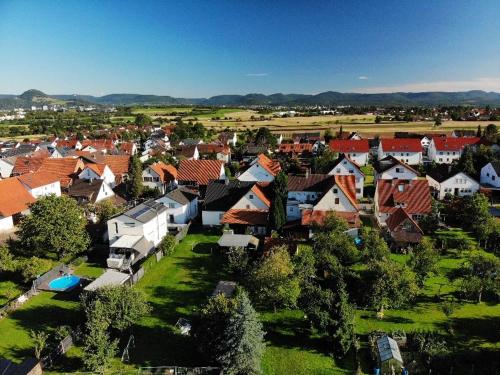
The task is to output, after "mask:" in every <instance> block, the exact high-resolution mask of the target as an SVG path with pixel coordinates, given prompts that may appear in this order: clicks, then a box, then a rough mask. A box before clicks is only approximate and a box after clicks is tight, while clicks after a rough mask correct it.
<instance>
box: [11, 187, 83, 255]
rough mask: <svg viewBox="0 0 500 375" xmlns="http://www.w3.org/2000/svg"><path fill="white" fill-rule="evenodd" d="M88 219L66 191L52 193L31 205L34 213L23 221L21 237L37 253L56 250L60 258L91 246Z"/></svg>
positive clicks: (49, 252) (22, 241) (46, 253)
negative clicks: (64, 192)
mask: <svg viewBox="0 0 500 375" xmlns="http://www.w3.org/2000/svg"><path fill="white" fill-rule="evenodd" d="M86 224H87V220H86V219H85V215H84V212H83V210H82V209H81V208H80V207H79V206H78V204H77V203H76V201H75V200H74V199H72V198H69V197H67V196H65V195H63V196H61V197H57V196H55V195H49V196H47V197H43V198H40V199H38V200H37V201H36V202H35V203H34V204H33V205H32V206H31V214H30V215H28V216H25V217H24V218H23V219H22V221H21V224H20V230H19V238H20V241H21V244H22V245H23V246H25V248H27V249H30V250H32V251H33V252H35V253H36V254H41V255H45V256H47V255H49V254H52V253H55V254H56V255H57V256H58V258H59V259H60V258H62V257H63V256H66V255H75V254H79V253H81V252H84V251H85V250H87V248H88V246H89V243H90V238H89V235H88V233H87V231H86V229H85V226H86Z"/></svg>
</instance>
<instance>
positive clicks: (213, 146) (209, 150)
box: [197, 143, 231, 155]
mask: <svg viewBox="0 0 500 375" xmlns="http://www.w3.org/2000/svg"><path fill="white" fill-rule="evenodd" d="M197 147H198V152H199V153H200V154H218V153H223V154H225V155H229V154H230V153H231V149H230V148H229V146H226V145H223V144H220V143H201V144H199V145H197Z"/></svg>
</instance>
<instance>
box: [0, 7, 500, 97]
mask: <svg viewBox="0 0 500 375" xmlns="http://www.w3.org/2000/svg"><path fill="white" fill-rule="evenodd" d="M499 11H500V3H498V2H495V1H493V0H486V1H481V2H479V3H472V2H469V1H465V0H461V1H450V0H446V1H440V2H434V3H432V4H430V3H422V4H420V3H419V4H414V3H413V2H411V1H408V0H407V1H397V2H396V1H389V0H385V1H380V2H378V3H377V6H376V7H373V6H371V5H370V4H362V2H349V3H343V2H338V1H320V2H317V3H315V4H313V5H311V4H309V3H308V2H296V3H294V4H293V6H290V4H289V3H288V2H282V1H276V2H273V3H272V4H267V3H265V2H261V1H257V2H253V3H243V4H241V3H238V4H236V3H232V2H228V1H215V2H211V3H200V2H196V1H186V2H182V3H166V2H159V1H149V2H147V3H146V4H138V3H135V2H131V1H123V2H118V1H116V0H113V1H108V2H106V3H101V2H96V1H89V2H84V3H79V2H58V1H47V2H43V3H39V2H36V1H33V0H28V1H24V2H15V1H9V0H7V1H2V2H0V13H1V14H2V20H1V21H0V48H1V49H2V51H5V52H6V54H8V56H9V59H8V60H6V61H3V67H2V70H1V71H0V92H3V93H6V94H11V95H12V94H14V95H15V93H22V92H24V91H26V90H28V89H29V88H32V87H42V88H43V90H42V91H44V92H49V93H62V94H52V95H63V94H65V95H71V94H75V93H77V94H79V95H92V96H103V95H109V94H112V93H134V94H146V95H148V94H149V95H168V96H173V97H182V98H207V97H211V96H217V95H245V94H247V93H262V94H265V95H269V94H273V93H303V94H310V95H314V94H316V93H321V92H325V91H336V92H343V93H361V94H363V93H393V92H457V91H470V90H483V91H486V92H492V91H493V92H500V72H499V71H498V66H500V46H499V45H498V40H499V39H500V28H498V20H497V17H496V15H497V14H498V13H499ZM360 15H361V16H360ZM34 61H36V64H34ZM68 93H69V94H68ZM228 93H230V94H228Z"/></svg>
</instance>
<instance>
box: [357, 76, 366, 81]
mask: <svg viewBox="0 0 500 375" xmlns="http://www.w3.org/2000/svg"><path fill="white" fill-rule="evenodd" d="M358 79H363V80H364V79H368V77H367V76H359V77H358Z"/></svg>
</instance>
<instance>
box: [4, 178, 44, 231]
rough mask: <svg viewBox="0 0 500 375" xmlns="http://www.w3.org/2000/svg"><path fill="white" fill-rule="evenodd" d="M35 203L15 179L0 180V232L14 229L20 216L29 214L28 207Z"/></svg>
mask: <svg viewBox="0 0 500 375" xmlns="http://www.w3.org/2000/svg"><path fill="white" fill-rule="evenodd" d="M35 201H36V199H35V197H34V196H32V195H31V194H30V193H29V192H28V190H27V189H26V188H25V187H24V185H23V184H22V183H21V181H19V180H18V179H17V178H15V177H10V178H6V179H4V180H0V231H8V230H12V229H14V225H15V224H17V222H18V221H19V219H20V218H21V216H22V215H26V214H28V213H29V206H30V204H32V203H35Z"/></svg>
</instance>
